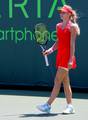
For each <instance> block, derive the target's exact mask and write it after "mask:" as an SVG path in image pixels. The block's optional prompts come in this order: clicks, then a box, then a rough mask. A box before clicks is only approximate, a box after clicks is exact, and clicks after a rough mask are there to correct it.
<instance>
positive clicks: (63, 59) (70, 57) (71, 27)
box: [37, 5, 80, 114]
mask: <svg viewBox="0 0 88 120" xmlns="http://www.w3.org/2000/svg"><path fill="white" fill-rule="evenodd" d="M59 13H60V18H61V20H62V21H61V22H60V23H58V24H57V25H56V31H57V41H56V42H55V43H54V45H53V46H52V47H51V48H49V49H48V50H46V51H45V52H44V53H43V54H44V55H49V54H51V53H52V52H54V51H55V50H57V56H56V67H57V73H56V77H55V80H54V87H53V90H52V93H51V96H50V98H49V99H48V101H47V102H46V103H45V104H42V105H38V106H37V108H38V109H39V110H40V111H43V112H47V113H49V112H50V110H51V104H52V103H53V102H54V100H55V98H56V97H57V95H58V93H59V91H60V87H61V84H62V83H63V86H64V93H65V96H66V101H67V106H66V108H65V110H64V111H63V113H64V114H71V113H74V112H75V111H74V107H73V105H72V90H71V86H70V80H69V70H70V69H75V68H76V57H75V41H76V37H77V35H79V34H80V28H79V26H78V24H77V22H76V20H77V14H76V12H75V11H74V10H73V9H72V7H70V6H68V5H64V6H63V7H62V8H61V9H60V10H59Z"/></svg>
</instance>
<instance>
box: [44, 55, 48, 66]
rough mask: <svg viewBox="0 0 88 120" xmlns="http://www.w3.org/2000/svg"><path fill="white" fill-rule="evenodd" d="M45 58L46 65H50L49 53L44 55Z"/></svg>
mask: <svg viewBox="0 0 88 120" xmlns="http://www.w3.org/2000/svg"><path fill="white" fill-rule="evenodd" d="M44 58H45V63H46V66H49V62H48V57H47V55H44Z"/></svg>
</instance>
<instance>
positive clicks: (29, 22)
mask: <svg viewBox="0 0 88 120" xmlns="http://www.w3.org/2000/svg"><path fill="white" fill-rule="evenodd" d="M64 4H68V5H71V6H72V7H73V8H74V9H75V10H76V11H77V13H78V16H79V19H78V23H79V26H80V29H81V35H80V36H79V37H78V38H77V41H76V58H77V68H76V69H75V70H71V71H70V77H71V84H72V86H73V87H78V88H88V76H87V74H88V70H87V68H88V62H87V61H88V56H87V49H88V47H87V43H88V41H87V35H88V30H87V26H88V9H87V8H88V6H87V4H88V1H87V0H85V1H82V0H81V1H77V0H74V1H73V0H0V56H1V57H0V83H1V84H13V85H16V84H18V85H41V86H53V83H54V77H55V73H56V66H55V59H56V52H54V53H53V54H51V55H49V56H48V59H49V64H50V66H49V67H46V66H45V61H44V57H43V55H42V53H41V49H40V47H39V46H38V45H36V43H35V35H34V27H35V25H36V24H37V23H40V22H41V23H44V24H46V26H47V28H48V30H49V42H48V46H47V48H49V47H50V46H52V45H53V44H54V42H55V41H56V39H57V37H56V24H57V23H58V22H60V17H59V13H58V10H57V9H58V8H60V7H62V6H63V5H64Z"/></svg>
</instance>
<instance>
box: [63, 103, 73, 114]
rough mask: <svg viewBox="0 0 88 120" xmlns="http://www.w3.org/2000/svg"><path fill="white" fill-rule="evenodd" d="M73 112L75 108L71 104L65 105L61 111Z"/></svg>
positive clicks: (65, 112) (64, 112)
mask: <svg viewBox="0 0 88 120" xmlns="http://www.w3.org/2000/svg"><path fill="white" fill-rule="evenodd" d="M74 113H75V110H74V108H73V106H72V105H71V104H70V105H67V107H66V109H65V110H64V111H63V114H74Z"/></svg>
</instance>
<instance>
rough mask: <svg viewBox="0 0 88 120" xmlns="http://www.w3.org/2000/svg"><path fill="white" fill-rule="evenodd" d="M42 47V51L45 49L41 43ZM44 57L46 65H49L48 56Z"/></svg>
mask: <svg viewBox="0 0 88 120" xmlns="http://www.w3.org/2000/svg"><path fill="white" fill-rule="evenodd" d="M40 47H41V49H42V51H45V49H44V48H43V46H42V45H40ZM44 58H45V63H46V66H47V67H48V66H49V62H48V57H47V55H44Z"/></svg>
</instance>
